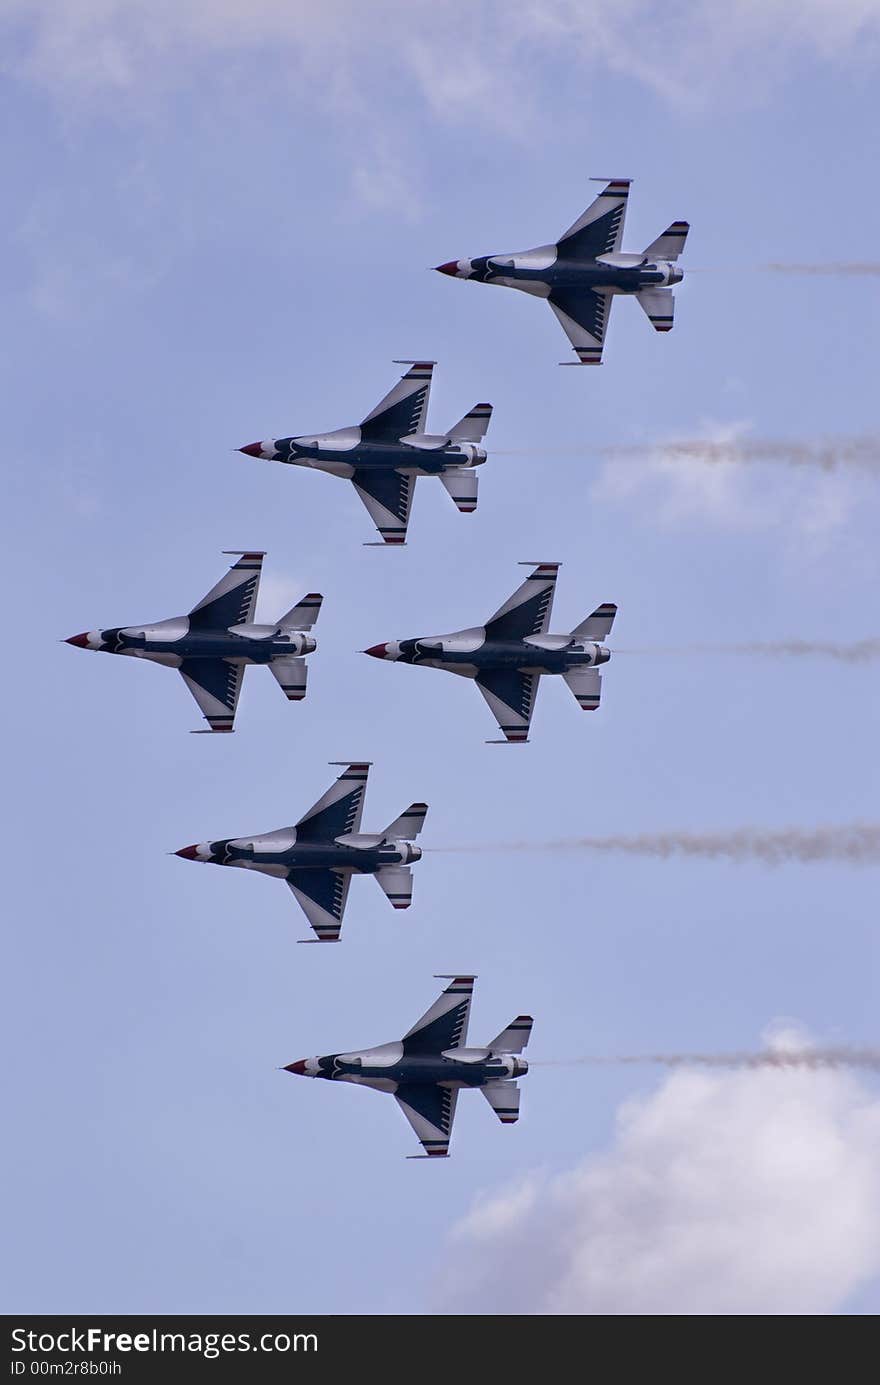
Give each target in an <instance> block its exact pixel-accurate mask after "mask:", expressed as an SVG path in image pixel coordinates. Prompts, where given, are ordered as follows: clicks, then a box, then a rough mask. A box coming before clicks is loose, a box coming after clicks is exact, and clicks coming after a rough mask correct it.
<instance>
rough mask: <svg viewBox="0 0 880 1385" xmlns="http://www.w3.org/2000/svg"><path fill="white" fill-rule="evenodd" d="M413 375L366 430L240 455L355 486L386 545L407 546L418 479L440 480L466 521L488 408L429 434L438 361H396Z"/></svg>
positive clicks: (259, 445)
mask: <svg viewBox="0 0 880 1385" xmlns="http://www.w3.org/2000/svg"><path fill="white" fill-rule="evenodd" d="M395 364H396V365H408V366H409V367H410V368H409V370H408V371H407V372H406V374H405V375H404V376H402V378H401V379H400V380H398V382H397V384H396V385H395V386H394V388H393V389H392V390H390V391H389V392H388V394H386V395H385V398H384V399H382V400H380V402H379V403H378V404H377V405H376V407H375V409H373V411H372V413H369V414H367V417H366V418H365V419H364V421H363V423H360V424H357V425H355V426H354V427H352V428H338V429H337V430H336V431H335V432H333V433H319V434H315V435H312V436H309V437H305V436H304V437H297V438H268V439H267V440H266V441H265V442H252V443H250V444H249V445H248V446H247V447H240V448H239V449H238V450H239V452H244V453H246V454H247V455H248V456H249V457H265V458H268V459H269V460H270V461H275V462H286V463H287V464H288V465H290V466H307V467H313V468H314V469H315V470H317V471H326V472H329V474H330V475H331V476H342V477H344V478H346V479H347V480H349V481H351V482H352V483H353V485H354V488H355V490H356V491H357V493H358V495H359V496H360V498H361V500H362V501H363V502H364V504H365V505H366V507H367V509H368V510H369V512H370V515H371V517H372V520H373V523H374V524H375V526H376V528H377V529H378V530H379V536H380V539H381V543H379V544H377V545H375V546H376V547H381V545H382V543H389V544H403V543H406V527H407V524H408V523H409V510H410V504H411V503H412V497H413V491H414V490H415V484H416V478H417V477H418V476H437V477H438V478H439V479H440V481H442V483H443V485H444V486H445V487H446V489H447V490H448V492H449V494H450V495H451V496H452V499H453V501H454V502H455V504H456V505H457V506H458V508H459V510H461V512H462V514H464V515H469V514H472V513H473V511H474V510H475V509H476V508H477V480H478V477H477V473H476V471H475V470H474V468H475V467H477V466H480V465H481V463H482V462H485V460H486V453H485V451H484V449H483V448H482V447H481V446H480V444H481V443H482V441H483V438H484V436H485V433H486V429H487V428H488V427H489V420H490V419H491V417H492V405H491V404H475V405H474V407H473V408H472V409H471V410H470V412H469V413H466V414H465V416H464V418H462V419H460V421H459V422H458V423H456V424H454V425H453V427H452V428H450V429H449V432H448V433H426V432H424V431H423V430H424V427H425V416H426V414H427V412H428V398H429V396H430V393H431V375H432V372H433V369H434V365H435V362H434V361H397V362H395Z"/></svg>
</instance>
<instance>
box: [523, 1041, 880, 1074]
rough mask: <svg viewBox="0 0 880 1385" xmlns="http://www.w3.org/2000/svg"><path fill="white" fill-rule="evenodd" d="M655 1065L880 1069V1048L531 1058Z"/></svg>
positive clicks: (560, 1064)
mask: <svg viewBox="0 0 880 1385" xmlns="http://www.w3.org/2000/svg"><path fill="white" fill-rule="evenodd" d="M621 1064H625V1065H629V1066H632V1065H643V1066H644V1065H653V1066H656V1067H664V1068H728V1069H729V1068H781V1069H784V1068H798V1069H802V1070H803V1069H806V1070H812V1071H819V1070H822V1069H824V1068H863V1069H867V1070H868V1071H870V1072H880V1048H864V1047H850V1046H849V1045H844V1046H841V1047H832V1048H802V1049H793V1048H792V1049H787V1048H768V1049H763V1050H758V1051H757V1052H754V1053H618V1054H612V1055H611V1056H610V1057H601V1056H599V1055H593V1054H585V1055H584V1056H583V1057H579V1058H547V1059H540V1058H538V1059H534V1060H530V1062H529V1067H532V1068H564V1067H602V1066H608V1065H611V1066H618V1065H621Z"/></svg>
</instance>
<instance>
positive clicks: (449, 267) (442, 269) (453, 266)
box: [434, 260, 458, 276]
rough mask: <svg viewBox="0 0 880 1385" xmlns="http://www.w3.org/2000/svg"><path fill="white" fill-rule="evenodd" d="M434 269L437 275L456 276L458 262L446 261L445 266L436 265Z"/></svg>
mask: <svg viewBox="0 0 880 1385" xmlns="http://www.w3.org/2000/svg"><path fill="white" fill-rule="evenodd" d="M434 268H435V269H436V271H437V273H438V274H452V275H453V276H455V275H457V274H458V260H447V261H446V264H437V265H435V266H434Z"/></svg>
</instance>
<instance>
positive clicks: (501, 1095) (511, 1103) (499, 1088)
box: [480, 1082, 519, 1125]
mask: <svg viewBox="0 0 880 1385" xmlns="http://www.w3.org/2000/svg"><path fill="white" fill-rule="evenodd" d="M480 1091H481V1092H482V1093H483V1096H484V1097H485V1098H486V1100H487V1101H488V1103H489V1105H490V1106H491V1107H492V1110H493V1111H494V1112H495V1114H496V1116H497V1117H498V1119H499V1120H500V1122H501V1124H502V1125H513V1123H514V1121H518V1120H519V1087H518V1086H517V1085H516V1083H515V1082H487V1083H486V1085H485V1086H484V1087H481V1088H480Z"/></svg>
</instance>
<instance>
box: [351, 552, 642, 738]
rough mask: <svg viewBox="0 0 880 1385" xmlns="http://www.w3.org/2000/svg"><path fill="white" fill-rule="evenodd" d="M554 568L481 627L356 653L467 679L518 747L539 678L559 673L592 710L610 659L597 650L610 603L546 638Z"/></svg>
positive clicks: (541, 570) (611, 612) (542, 569)
mask: <svg viewBox="0 0 880 1385" xmlns="http://www.w3.org/2000/svg"><path fill="white" fill-rule="evenodd" d="M523 566H530V564H523ZM558 568H559V563H539V564H538V565H537V567H535V568H534V570H533V571H532V572H530V573H529V575H528V577H527V578H526V580H525V581H524V582H523V583H522V584H521V585H520V586H519V587H517V589H516V591H515V592H514V593H513V595H512V596H510V597H508V599H507V600H506V601H505V602H504V604H503V605H502V606H500V607H499V608H498V610H497V611H496V612H495V614H494V615H493V616H490V617H489V619H488V620H487V621H486V622H485V624H484V625H472V626H470V627H469V628H468V629H466V630H456V631H455V632H454V633H453V634H450V635H428V636H424V635H423V636H420V637H419V638H418V639H406V640H389V641H388V642H386V643H385V644H374V645H373V646H372V647H371V648H370V649H365V650H364V651H363V652H364V653H365V654H370V655H372V657H373V658H374V659H390V660H393V661H395V662H399V663H402V664H421V665H424V666H425V667H426V668H442V669H445V670H446V671H447V672H448V673H458V674H460V675H462V676H463V677H464V678H473V680H474V682H475V683H476V685H477V687H478V688H479V690H480V692H481V693H482V694H483V697H484V698H485V699H486V702H487V703H488V705H489V709H490V711H491V712H492V715H493V716H494V717H495V719H496V721H497V722H498V725H499V727H500V729H501V731H503V733H504V737H505V739H506V740H507V741H508V742H512V743H515V744H522V743H524V742H525V741H527V740H528V738H529V724H530V722H531V719H532V711H533V709H534V705H535V695H536V693H537V691H538V683H539V681H540V679H541V675H542V674H550V673H557V674H561V675H562V677H563V678H564V679H565V681H566V683H567V684H568V686H569V688H570V689H571V691H572V693H573V694H574V696H575V699H576V700H577V703H578V706H579V707H581V708H583V710H584V711H595V710H596V708H597V707H598V706H599V698H600V696H601V693H602V675H601V674H600V672H599V665H600V664H604V663H606V662H607V660H608V659H609V658H610V657H611V655H610V652H609V651H608V650H607V649H606V648H605V647H604V645H603V644H602V641H603V640H606V639H607V638H608V635H609V633H610V631H611V626H612V625H613V623H614V617H615V615H616V614H617V607H616V606H615V605H613V604H612V603H611V602H607V601H606V602H603V604H602V605H601V606H597V607H596V609H595V611H593V612H592V614H591V615H588V616H587V617H586V619H585V620H582V621H581V623H580V624H579V625H576V626H575V627H574V629H573V630H572V631H571V632H570V634H568V635H550V634H548V633H547V632H548V627H549V624H550V612H551V610H552V608H553V592H554V589H555V586H556V573H557V570H558Z"/></svg>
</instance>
